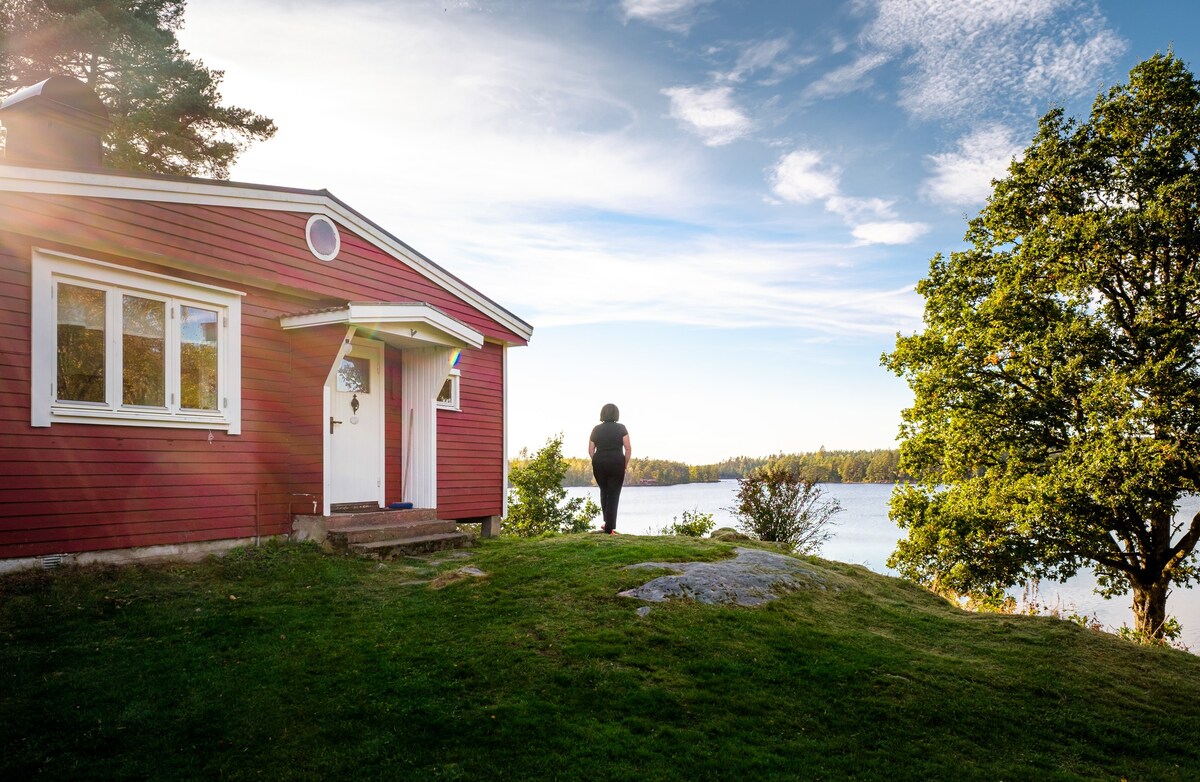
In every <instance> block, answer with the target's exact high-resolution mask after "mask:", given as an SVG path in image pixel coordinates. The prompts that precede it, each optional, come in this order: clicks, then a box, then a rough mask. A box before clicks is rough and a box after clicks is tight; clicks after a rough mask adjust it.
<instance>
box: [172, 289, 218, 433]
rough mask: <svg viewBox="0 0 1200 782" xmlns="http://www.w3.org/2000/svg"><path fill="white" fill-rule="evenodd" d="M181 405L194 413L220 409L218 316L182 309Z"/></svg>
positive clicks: (211, 313) (180, 316) (213, 312)
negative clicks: (218, 388)
mask: <svg viewBox="0 0 1200 782" xmlns="http://www.w3.org/2000/svg"><path fill="white" fill-rule="evenodd" d="M179 321H180V324H179V325H180V328H181V329H182V332H181V334H180V344H179V385H180V389H179V390H180V399H181V402H180V404H181V405H182V406H183V407H186V408H189V409H191V410H216V409H217V313H216V311H214V310H206V309H202V308H200V307H188V306H183V307H180V308H179Z"/></svg>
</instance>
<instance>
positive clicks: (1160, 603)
mask: <svg viewBox="0 0 1200 782" xmlns="http://www.w3.org/2000/svg"><path fill="white" fill-rule="evenodd" d="M1169 583H1170V582H1169V581H1168V579H1166V578H1163V579H1160V580H1159V581H1157V582H1155V583H1153V584H1140V583H1137V582H1136V581H1135V582H1134V583H1133V629H1134V630H1136V631H1137V633H1138V634H1139V635H1141V636H1142V637H1144V638H1153V639H1155V640H1159V641H1161V640H1162V637H1163V630H1164V629H1166V624H1167V591H1168V586H1169Z"/></svg>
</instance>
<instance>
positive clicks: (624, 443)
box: [621, 435, 633, 470]
mask: <svg viewBox="0 0 1200 782" xmlns="http://www.w3.org/2000/svg"><path fill="white" fill-rule="evenodd" d="M621 445H622V446H623V447H624V449H625V469H627V470H628V469H629V459H630V458H631V457H632V456H633V447H632V446H630V445H629V435H625V436H624V437H623V438H621Z"/></svg>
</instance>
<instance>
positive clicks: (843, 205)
mask: <svg viewBox="0 0 1200 782" xmlns="http://www.w3.org/2000/svg"><path fill="white" fill-rule="evenodd" d="M894 203H895V202H894V201H886V200H884V199H882V198H851V197H849V196H840V195H839V196H832V197H831V198H829V199H827V200H826V201H825V208H826V209H828V210H829V211H830V212H833V213H834V214H836V215H839V216H841V217H842V218H843V219H845V220H846V221H848V222H855V221H858V220H860V219H861V218H862V217H864V216H871V217H878V218H891V217H895V216H896V213H895V210H894V209H892V204H894Z"/></svg>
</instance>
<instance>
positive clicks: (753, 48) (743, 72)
mask: <svg viewBox="0 0 1200 782" xmlns="http://www.w3.org/2000/svg"><path fill="white" fill-rule="evenodd" d="M790 48H791V43H790V42H789V40H788V39H787V38H786V37H780V38H768V39H766V40H762V41H755V42H753V43H750V44H746V45H745V47H744V48H743V49H742V51H741V53H740V54H738V58H737V62H736V63H735V64H734V66H733V70H731V71H729V72H728V73H722V74H717V78H718V80H720V81H729V82H740V81H742V80H743V79H745V78H746V77H747V76H748V75H750V74H752V73H754V72H756V71H762V70H770V71H771V77H770V79H769V80H770V81H771V82H772V83H774V81H776V80H778V78H779V77H781V76H785V75H787V74H788V73H791V72H792V71H793V70H795V69H796V67H798V66H799V65H803V64H807V63H809V62H812V61H813V58H804V57H785V56H784V55H786V54H787V52H788V50H789V49H790Z"/></svg>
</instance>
